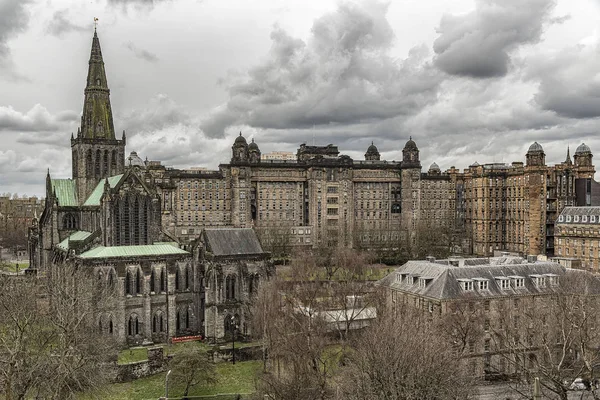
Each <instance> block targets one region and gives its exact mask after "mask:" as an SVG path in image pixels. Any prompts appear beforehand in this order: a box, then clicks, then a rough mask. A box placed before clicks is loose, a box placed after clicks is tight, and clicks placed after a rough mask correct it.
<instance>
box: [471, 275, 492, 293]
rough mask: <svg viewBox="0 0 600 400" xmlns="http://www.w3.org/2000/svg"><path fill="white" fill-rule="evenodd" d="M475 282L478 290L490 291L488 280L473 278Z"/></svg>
mask: <svg viewBox="0 0 600 400" xmlns="http://www.w3.org/2000/svg"><path fill="white" fill-rule="evenodd" d="M473 280H474V281H475V286H476V287H477V290H488V289H489V282H488V280H487V279H485V278H473Z"/></svg>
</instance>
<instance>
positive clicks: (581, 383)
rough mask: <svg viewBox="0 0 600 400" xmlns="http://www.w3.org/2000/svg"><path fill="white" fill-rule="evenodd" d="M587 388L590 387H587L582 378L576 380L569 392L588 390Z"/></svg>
mask: <svg viewBox="0 0 600 400" xmlns="http://www.w3.org/2000/svg"><path fill="white" fill-rule="evenodd" d="M587 388H588V385H586V383H585V381H584V380H583V379H582V378H575V380H574V381H573V383H571V386H569V390H587Z"/></svg>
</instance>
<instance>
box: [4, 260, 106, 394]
mask: <svg viewBox="0 0 600 400" xmlns="http://www.w3.org/2000/svg"><path fill="white" fill-rule="evenodd" d="M0 287H2V291H0V370H1V374H2V375H1V376H2V378H1V379H0V381H1V382H2V385H3V389H4V392H5V396H6V399H9V400H12V399H23V398H28V397H41V398H46V399H69V398H73V397H74V396H75V394H76V393H78V392H81V391H94V390H101V389H103V387H104V384H105V383H106V382H107V381H108V379H109V377H110V376H111V373H112V371H113V368H114V367H113V364H114V361H115V360H116V354H117V351H116V347H115V341H114V339H113V337H112V335H110V334H108V333H107V332H103V331H101V330H100V329H99V325H98V313H99V311H101V310H102V308H103V305H104V303H105V302H106V301H107V300H108V299H109V298H110V295H109V294H108V293H106V288H104V287H102V286H101V285H98V284H97V283H96V280H95V279H93V278H92V276H91V275H90V274H89V271H84V270H81V269H78V268H77V267H75V266H74V265H71V264H65V265H62V266H61V268H60V273H55V274H53V275H52V274H51V275H50V276H48V277H47V281H43V280H41V279H38V278H37V277H33V276H5V275H2V276H0Z"/></svg>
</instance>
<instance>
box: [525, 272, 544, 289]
mask: <svg viewBox="0 0 600 400" xmlns="http://www.w3.org/2000/svg"><path fill="white" fill-rule="evenodd" d="M529 277H530V278H531V280H532V281H533V284H534V285H535V286H536V287H538V288H543V287H546V277H545V276H544V275H529Z"/></svg>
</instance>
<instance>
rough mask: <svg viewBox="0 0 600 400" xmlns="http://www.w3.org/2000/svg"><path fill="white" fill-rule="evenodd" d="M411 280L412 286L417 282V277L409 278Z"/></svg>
mask: <svg viewBox="0 0 600 400" xmlns="http://www.w3.org/2000/svg"><path fill="white" fill-rule="evenodd" d="M411 279H412V281H411V283H412V284H413V285H414V284H415V283H417V282H418V280H419V277H418V276H411Z"/></svg>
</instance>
